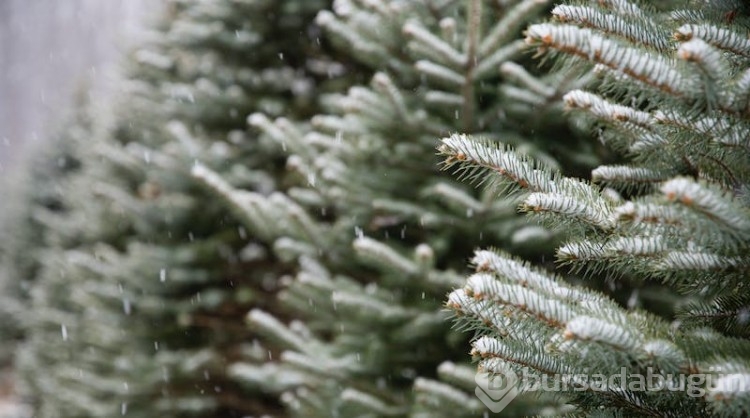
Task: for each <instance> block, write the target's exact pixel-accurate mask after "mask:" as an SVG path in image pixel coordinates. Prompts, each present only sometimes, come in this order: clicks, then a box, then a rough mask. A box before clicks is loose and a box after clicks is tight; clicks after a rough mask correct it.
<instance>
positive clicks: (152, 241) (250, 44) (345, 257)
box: [18, 0, 596, 417]
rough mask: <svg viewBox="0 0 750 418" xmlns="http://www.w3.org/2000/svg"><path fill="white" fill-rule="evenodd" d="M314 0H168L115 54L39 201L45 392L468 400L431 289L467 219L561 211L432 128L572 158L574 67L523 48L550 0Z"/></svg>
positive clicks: (174, 398)
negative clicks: (492, 183)
mask: <svg viewBox="0 0 750 418" xmlns="http://www.w3.org/2000/svg"><path fill="white" fill-rule="evenodd" d="M324 6H325V5H324V4H323V3H322V2H317V1H301V0H300V1H291V0H288V1H269V0H263V1H262V0H235V1H202V2H196V1H176V0H175V1H172V2H170V3H169V16H168V18H167V19H166V20H165V22H164V23H163V25H162V26H160V27H158V28H157V30H156V31H154V33H152V34H151V38H152V40H151V42H150V43H149V44H148V45H147V46H144V47H143V48H141V49H139V50H137V51H135V52H134V53H133V54H132V56H131V57H130V61H129V62H130V68H128V78H127V80H125V81H123V87H122V90H121V91H120V92H119V97H120V99H119V100H118V102H117V103H114V104H112V105H111V106H108V107H106V108H102V109H101V110H100V111H99V114H104V115H106V116H100V115H99V116H97V122H96V123H95V124H93V126H91V127H90V128H89V129H88V130H87V131H86V133H85V135H82V136H81V140H80V141H76V144H75V153H76V155H75V158H76V160H77V161H80V162H81V164H82V167H81V169H80V172H79V173H76V174H75V175H72V176H71V177H70V178H65V179H64V181H63V185H62V197H63V202H62V203H61V204H62V205H63V206H64V208H65V211H63V212H55V211H47V210H44V209H43V208H42V209H40V210H39V211H38V218H39V219H40V220H41V222H42V223H43V225H44V227H45V243H44V249H43V251H42V252H41V255H40V257H39V263H40V265H41V267H40V271H39V273H37V274H36V275H35V276H36V277H35V278H34V286H33V288H32V291H31V305H30V307H29V308H28V310H27V311H26V312H27V313H28V316H29V321H28V322H29V323H28V327H27V331H26V334H27V338H26V340H25V342H24V344H23V346H22V347H21V348H20V349H19V350H18V353H19V354H18V356H19V359H18V364H19V365H20V367H21V369H22V371H23V373H24V375H25V382H26V386H27V387H26V389H25V392H26V393H27V394H29V395H30V396H32V397H33V399H32V401H33V402H34V403H35V404H36V405H37V414H38V415H39V416H43V417H57V416H61V417H63V416H64V417H67V416H92V417H93V416H105V417H110V416H116V415H117V414H122V415H124V416H132V417H150V416H156V415H158V416H175V417H178V416H242V415H249V414H274V415H290V416H331V415H336V414H338V415H339V416H380V415H393V416H451V417H455V416H462V415H468V416H475V415H478V414H481V411H482V409H483V406H482V405H481V404H480V403H479V402H478V401H477V400H476V399H475V398H474V397H473V395H472V394H470V393H468V391H471V390H473V387H474V385H475V383H474V378H473V375H474V373H473V371H472V370H471V368H470V367H468V366H466V365H465V364H463V358H464V355H463V351H464V343H465V342H466V340H465V337H464V336H463V335H461V334H460V333H458V332H456V331H451V330H450V324H449V323H448V322H446V320H445V319H446V314H445V312H442V311H441V305H442V300H443V297H444V295H445V293H446V292H447V291H448V290H449V289H451V288H452V287H455V286H457V285H458V284H459V283H460V282H461V279H460V273H458V272H457V270H462V269H463V265H464V262H465V259H466V257H467V256H468V254H469V251H470V249H471V247H472V246H474V245H476V244H477V243H478V242H487V241H491V242H493V243H496V244H497V245H502V246H504V247H506V248H507V249H508V250H512V251H516V252H520V253H524V254H527V255H529V256H535V255H539V254H544V253H545V251H546V252H549V250H550V249H551V245H550V240H552V239H554V236H552V235H551V234H550V233H549V231H547V230H545V229H543V228H539V227H537V226H534V225H529V224H528V223H527V222H526V221H525V220H524V219H522V218H520V217H518V216H517V215H516V213H515V209H514V206H515V202H513V201H505V202H495V201H493V200H492V199H491V197H492V194H491V193H489V192H486V193H475V192H474V191H473V190H471V188H469V187H466V186H464V185H462V184H460V182H458V181H456V180H454V179H452V178H450V176H447V175H441V174H440V173H439V172H438V171H437V169H436V163H437V161H438V160H437V158H436V157H434V156H431V154H432V152H433V149H434V146H435V143H436V139H437V138H438V137H440V136H443V135H447V134H449V133H450V132H455V131H463V132H469V133H481V134H483V135H485V136H493V137H502V138H504V139H505V140H508V139H510V138H514V139H512V140H511V142H512V143H513V144H514V145H516V146H517V147H518V148H519V149H521V150H523V152H525V153H526V154H529V155H533V156H534V157H536V158H538V159H541V160H544V161H546V162H547V163H548V164H549V165H552V166H557V165H558V163H557V161H556V160H560V161H561V162H563V163H564V164H565V165H566V166H570V167H573V169H572V171H573V172H576V171H579V170H580V168H581V167H590V166H592V165H593V164H595V162H596V158H595V156H594V155H595V148H594V147H586V144H585V143H581V142H578V139H579V138H578V137H577V136H576V135H574V134H572V133H570V132H569V129H568V127H567V122H566V121H565V120H564V119H563V118H562V117H561V108H562V102H561V93H562V92H563V91H567V90H569V89H572V88H577V87H582V86H583V85H585V82H586V81H587V80H585V79H584V80H579V79H577V78H574V77H571V76H570V75H571V74H575V73H576V71H575V70H565V71H559V72H558V71H556V72H553V73H551V74H549V75H544V74H543V71H540V70H537V69H536V68H533V67H529V68H526V67H525V66H524V64H526V62H527V57H526V56H525V55H524V54H525V48H526V47H525V46H524V44H523V42H522V41H521V40H519V39H518V37H519V34H520V31H521V29H522V27H523V26H525V25H526V23H527V22H528V21H529V20H531V19H534V18H535V16H538V14H539V13H540V12H542V11H543V9H544V8H545V7H546V6H547V2H546V1H538V0H525V1H517V2H497V1H479V0H468V1H462V2H453V1H441V0H431V1H421V0H420V1H418V0H410V1H385V0H384V1H365V0H362V1H336V2H335V4H334V5H333V8H332V10H331V11H328V10H323V9H324ZM318 10H323V11H322V12H320V13H318V14H317V16H318V17H317V22H318V24H319V26H322V27H323V28H325V32H324V33H319V32H318V28H317V26H316V25H312V24H311V19H312V16H313V15H314V14H316V12H317V11H318ZM329 42H330V43H332V44H334V45H336V46H337V48H338V49H337V51H338V52H337V53H336V54H335V60H333V59H331V58H330V57H329V56H327V55H326V54H322V53H321V50H320V48H325V47H326V45H327V43H329ZM321 45H322V46H321ZM342 73H343V74H342ZM352 80H359V83H358V85H356V86H354V87H352V88H348V87H349V85H350V82H351V81H352ZM324 91H332V92H336V93H335V94H331V95H322V94H321V93H322V92H324ZM248 115H249V117H248V118H247V119H248V121H249V122H250V125H251V130H250V131H249V132H248V131H246V130H245V129H246V121H245V120H246V116H248ZM313 115H315V116H313ZM310 116H313V117H310ZM528 120H533V121H534V125H533V126H531V125H529V124H527V121H528ZM552 132H557V133H559V132H566V133H568V134H566V135H565V136H566V138H565V140H563V141H557V142H550V141H548V139H547V138H548V136H549V134H550V133H552ZM551 154H555V155H556V157H557V158H556V159H553V158H552V157H551V156H550V155H551ZM285 167H286V170H285ZM565 172H566V173H569V172H570V171H569V170H565ZM217 198H218V199H217ZM230 211H231V213H230ZM240 223H241V224H242V225H243V226H240ZM279 289H283V290H282V291H281V292H280V293H279V295H278V299H277V298H276V294H277V292H278V291H279ZM248 311H250V313H249V314H248V315H247V320H248V322H249V325H250V326H249V328H248V327H245V326H244V325H243V323H242V319H243V318H244V317H245V314H246V313H247V312H248ZM259 335H261V336H262V337H263V338H260V339H256V338H257V337H258V336H259ZM456 362H460V363H461V364H456ZM279 401H280V402H279ZM279 403H280V404H281V405H282V406H283V407H284V409H285V410H284V411H282V410H281V409H280V407H279ZM546 404H547V401H546V400H544V401H541V402H540V401H537V400H533V402H532V403H523V402H520V401H519V403H517V404H516V406H517V408H519V409H520V408H528V410H529V411H540V410H541V408H543V407H544V406H545V405H546ZM551 404H554V403H551ZM510 413H511V414H513V413H514V412H513V411H510ZM515 413H517V411H516V412H515Z"/></svg>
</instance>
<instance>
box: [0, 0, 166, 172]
mask: <svg viewBox="0 0 750 418" xmlns="http://www.w3.org/2000/svg"><path fill="white" fill-rule="evenodd" d="M161 3H162V0H0V175H2V174H3V173H4V172H5V170H8V169H12V167H13V162H14V161H15V160H17V159H18V158H19V155H20V154H19V153H20V152H21V151H22V149H24V148H26V147H27V146H28V144H30V143H33V142H36V141H43V140H44V139H45V137H47V136H49V135H48V134H49V132H50V129H54V127H55V124H56V123H58V122H60V118H61V117H64V116H65V114H66V113H67V112H66V111H67V109H68V107H69V105H70V103H72V96H73V93H74V92H76V91H79V90H80V89H81V88H91V89H93V90H94V91H96V90H101V89H102V88H103V86H104V85H105V84H106V83H105V79H106V74H108V73H111V70H112V68H114V67H115V66H116V64H117V62H118V59H119V58H120V56H121V53H122V52H123V51H126V50H127V48H128V46H129V45H130V44H132V43H133V42H134V41H135V40H136V39H137V38H138V36H137V34H138V33H139V28H140V27H142V25H144V24H145V23H144V22H148V21H150V20H153V19H154V18H155V17H156V16H157V15H158V14H159V10H160V5H161Z"/></svg>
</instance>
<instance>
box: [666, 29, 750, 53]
mask: <svg viewBox="0 0 750 418" xmlns="http://www.w3.org/2000/svg"><path fill="white" fill-rule="evenodd" d="M674 36H675V39H677V40H678V41H682V42H684V41H690V40H692V39H695V38H699V39H701V40H703V41H705V42H707V43H709V44H711V45H713V46H714V47H716V48H719V49H723V50H726V51H730V52H732V53H735V54H737V55H742V56H745V57H750V39H748V37H747V34H746V35H745V36H741V35H739V34H737V33H735V32H734V31H732V30H729V29H724V28H719V27H716V26H713V25H709V24H700V25H696V24H685V25H682V26H680V28H679V29H677V31H676V32H675V35H674Z"/></svg>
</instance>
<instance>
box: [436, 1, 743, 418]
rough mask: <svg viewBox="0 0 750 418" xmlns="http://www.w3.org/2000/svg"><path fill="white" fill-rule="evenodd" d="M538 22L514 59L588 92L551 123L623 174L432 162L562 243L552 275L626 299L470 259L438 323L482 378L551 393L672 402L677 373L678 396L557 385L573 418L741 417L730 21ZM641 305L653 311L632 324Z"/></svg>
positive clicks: (739, 167) (737, 12) (736, 46)
mask: <svg viewBox="0 0 750 418" xmlns="http://www.w3.org/2000/svg"><path fill="white" fill-rule="evenodd" d="M552 14H553V16H554V20H553V21H552V22H550V23H542V24H536V25H531V26H530V27H529V28H528V29H527V31H526V41H527V43H529V44H530V45H532V46H534V47H536V48H537V49H538V50H539V51H540V53H541V54H545V55H546V56H557V57H559V58H560V59H562V61H563V62H564V64H562V65H563V66H564V67H576V68H580V69H581V71H582V73H584V72H585V71H588V69H592V70H593V71H594V73H596V74H597V75H598V76H599V79H598V80H597V81H596V82H595V83H594V84H593V85H592V86H589V88H587V89H575V90H572V91H570V92H568V93H567V94H566V95H565V97H564V100H565V103H566V106H567V108H568V109H570V110H571V112H572V117H573V118H575V119H577V120H578V121H579V123H581V124H582V125H591V124H593V126H594V127H595V128H596V132H597V133H598V137H599V139H600V141H601V142H602V143H604V144H605V145H607V146H608V147H611V148H612V149H614V150H617V151H619V152H620V153H621V154H622V155H623V156H624V157H625V158H627V160H629V163H627V164H620V165H603V166H600V167H598V168H596V169H594V170H593V171H592V172H591V181H587V180H581V179H577V178H572V177H566V176H564V175H562V174H561V173H560V172H559V171H558V170H555V169H554V168H550V167H548V166H546V165H545V164H544V163H543V162H540V161H538V160H533V159H531V158H529V157H527V156H524V155H521V154H519V153H518V152H517V151H515V150H513V149H512V147H509V146H505V145H498V144H497V143H495V142H493V141H488V140H486V139H481V138H479V137H474V138H472V137H469V136H465V135H457V134H456V135H451V136H449V137H447V138H445V139H444V140H443V143H442V145H441V146H440V152H441V153H442V154H443V155H445V156H446V160H445V163H446V166H447V167H454V166H455V167H458V170H459V172H460V173H461V176H462V177H464V178H467V179H470V180H473V181H479V182H486V181H494V182H497V183H498V184H499V185H501V186H502V187H503V188H504V189H506V190H511V191H513V192H515V196H518V197H519V198H520V199H521V200H522V202H521V204H520V208H521V210H522V211H524V212H526V213H528V214H530V215H531V216H532V217H534V218H539V219H540V220H541V221H542V222H544V223H545V224H547V225H550V226H553V227H556V228H562V229H564V230H565V231H566V234H567V239H566V241H565V242H564V243H563V244H562V245H561V246H559V247H558V248H557V251H556V256H557V260H558V263H559V264H560V265H561V266H564V267H568V268H569V271H570V273H572V274H574V275H580V276H583V277H586V278H588V279H589V280H591V281H593V282H603V281H609V282H611V283H613V284H614V285H617V284H619V283H629V284H632V285H634V286H635V289H636V290H635V292H634V293H633V294H632V295H631V297H630V300H629V302H628V306H627V307H624V306H622V305H621V304H618V303H617V302H615V301H614V300H613V299H612V298H610V297H609V296H608V295H605V294H603V293H601V292H597V291H592V290H590V289H586V288H583V287H579V286H574V285H572V284H570V282H569V281H568V280H565V278H563V277H561V276H559V275H553V274H552V273H550V272H548V271H547V270H546V269H544V268H540V267H539V266H534V265H532V264H530V263H528V262H524V261H522V260H520V259H518V258H516V257H512V256H510V255H509V254H507V253H505V252H503V251H499V250H496V249H489V250H479V251H477V252H476V253H475V256H474V258H473V260H472V263H473V265H474V266H475V268H476V272H475V273H474V274H473V275H471V276H470V277H469V278H468V279H467V280H466V283H465V285H464V286H463V287H462V288H459V289H457V290H454V291H453V292H452V293H451V294H450V296H449V299H448V306H449V307H451V308H452V309H453V310H454V311H455V312H456V314H457V315H458V317H459V318H460V321H459V323H461V324H462V326H464V327H468V328H469V329H474V330H477V331H478V334H477V336H476V338H475V339H474V340H473V341H472V354H473V356H474V357H475V358H476V359H478V360H479V367H480V369H481V370H484V371H486V372H488V373H490V374H506V375H507V374H508V372H509V371H513V372H514V373H521V372H522V371H526V372H527V373H530V376H532V377H533V378H536V379H542V378H543V377H547V378H549V379H550V380H552V379H559V378H560V376H562V375H565V376H574V375H583V374H585V375H588V376H591V375H595V374H599V375H603V376H614V375H619V374H620V372H621V370H622V369H624V370H626V374H627V376H632V375H641V376H647V375H648V374H649V373H652V374H653V375H657V376H658V377H659V378H661V379H663V381H666V382H667V383H668V384H676V385H678V384H679V382H678V380H677V379H678V378H679V377H680V374H682V375H683V377H685V376H688V378H692V379H694V380H693V381H692V382H693V386H688V387H687V388H685V387H683V388H682V389H678V390H665V389H663V388H662V390H650V391H649V390H644V389H643V387H641V389H638V388H637V387H635V388H634V387H630V386H626V387H624V388H623V387H619V386H617V387H604V388H603V390H602V388H600V389H599V390H595V389H593V388H592V386H590V385H589V386H587V385H586V382H584V381H581V380H578V381H576V380H573V381H572V382H569V383H571V384H569V385H568V386H567V389H563V390H561V392H560V393H559V394H560V395H562V396H564V397H565V400H566V401H567V402H570V403H572V404H574V405H576V406H577V411H578V412H576V413H575V415H576V416H578V415H597V416H613V415H614V416H675V417H677V416H726V417H730V416H744V415H747V414H748V411H750V391H748V388H749V387H750V386H749V385H748V384H749V383H750V344H749V343H748V340H747V337H748V306H750V294H748V292H747V291H746V286H747V284H746V279H747V277H748V273H749V271H750V270H749V267H750V258H748V254H750V201H748V198H747V191H748V186H749V185H750V183H749V181H750V177H749V176H748V175H749V174H750V172H748V167H750V164H748V163H750V153H748V138H749V137H750V135H748V134H749V133H750V131H749V130H748V129H750V107H748V104H749V103H750V102H748V92H750V88H749V85H748V80H750V70H748V67H749V64H750V62H748V57H749V56H750V43H748V41H747V29H746V28H747V24H748V21H750V19H749V18H748V15H747V14H746V10H745V9H744V6H743V5H742V4H740V3H737V2H716V3H708V4H704V5H703V7H702V8H700V9H697V8H688V9H675V10H671V11H668V12H665V13H657V12H655V11H654V10H652V9H650V8H649V7H648V6H646V5H643V6H642V5H639V4H636V3H632V2H628V1H605V2H585V3H584V2H582V3H575V4H563V5H558V6H556V7H555V8H554V10H553V11H552ZM652 283H657V284H660V285H661V286H659V287H658V288H656V289H655V287H654V286H650V284H652ZM649 298H651V299H653V301H652V305H653V304H655V303H653V302H655V301H658V303H659V304H661V305H662V306H661V307H660V308H659V309H654V312H649V311H647V310H645V309H642V308H636V307H637V306H638V305H641V304H642V305H643V306H649V304H648V303H647V300H648V299H649ZM641 301H643V303H641ZM664 305H666V306H664ZM559 382H560V381H559V380H558V383H559ZM688 382H690V380H688ZM683 383H684V382H683ZM520 387H521V388H523V385H522V386H520ZM676 387H678V388H679V386H676ZM652 389H653V388H652Z"/></svg>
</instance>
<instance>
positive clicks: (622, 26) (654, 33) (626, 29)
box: [552, 4, 670, 51]
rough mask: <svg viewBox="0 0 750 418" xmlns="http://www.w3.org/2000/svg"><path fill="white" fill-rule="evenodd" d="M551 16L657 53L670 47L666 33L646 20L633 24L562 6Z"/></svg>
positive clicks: (605, 14) (587, 9) (614, 17)
mask: <svg viewBox="0 0 750 418" xmlns="http://www.w3.org/2000/svg"><path fill="white" fill-rule="evenodd" d="M552 15H553V16H554V17H556V18H557V19H558V20H559V21H560V22H563V23H567V22H574V23H576V24H578V25H579V26H581V27H586V28H592V29H598V30H599V31H601V32H604V33H606V34H610V35H615V36H619V37H622V38H624V39H626V40H628V41H630V42H631V43H635V44H642V45H647V46H650V47H653V48H655V49H657V50H659V51H666V50H668V49H669V47H670V45H669V43H668V42H667V33H665V32H664V31H662V30H660V29H659V28H658V26H656V25H649V24H648V23H650V22H649V20H648V19H647V20H646V21H645V22H643V21H641V20H639V21H637V22H635V21H632V20H631V19H625V18H623V17H621V16H617V15H613V14H611V13H604V12H602V11H600V10H597V9H595V8H592V7H586V6H569V5H564V4H561V5H557V6H555V8H554V9H553V10H552ZM639 19H640V18H639ZM644 23H645V24H644Z"/></svg>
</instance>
